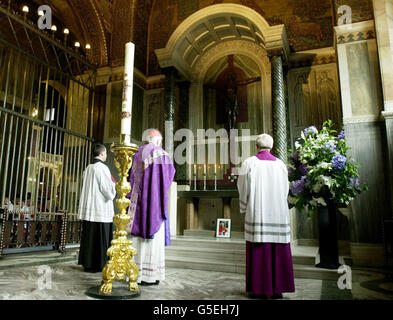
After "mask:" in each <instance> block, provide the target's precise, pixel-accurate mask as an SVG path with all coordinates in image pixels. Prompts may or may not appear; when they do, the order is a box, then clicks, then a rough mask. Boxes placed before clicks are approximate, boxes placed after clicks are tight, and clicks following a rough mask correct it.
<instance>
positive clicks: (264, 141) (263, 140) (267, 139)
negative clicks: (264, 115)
mask: <svg viewBox="0 0 393 320" xmlns="http://www.w3.org/2000/svg"><path fill="white" fill-rule="evenodd" d="M256 143H257V146H258V147H259V148H261V149H272V148H273V138H272V137H271V136H270V135H268V134H267V133H263V134H260V135H259V136H258V137H257V139H256Z"/></svg>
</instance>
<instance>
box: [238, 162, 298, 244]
mask: <svg viewBox="0 0 393 320" xmlns="http://www.w3.org/2000/svg"><path fill="white" fill-rule="evenodd" d="M237 186H238V190H239V202H240V212H241V213H245V226H244V234H245V239H246V240H247V241H251V242H269V243H289V242H290V240H291V239H290V238H291V229H290V219H289V208H288V202H287V197H288V192H289V181H288V171H287V167H286V166H285V164H284V162H283V161H281V160H280V159H276V160H275V161H268V160H259V159H258V158H257V157H256V156H253V157H250V158H247V159H246V160H245V161H244V163H243V165H242V168H241V171H240V175H239V178H238V182H237Z"/></svg>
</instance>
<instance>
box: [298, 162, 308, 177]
mask: <svg viewBox="0 0 393 320" xmlns="http://www.w3.org/2000/svg"><path fill="white" fill-rule="evenodd" d="M308 171H309V170H308V168H307V165H305V164H301V165H300V166H299V172H300V174H301V175H302V176H305V175H306V174H307V172H308Z"/></svg>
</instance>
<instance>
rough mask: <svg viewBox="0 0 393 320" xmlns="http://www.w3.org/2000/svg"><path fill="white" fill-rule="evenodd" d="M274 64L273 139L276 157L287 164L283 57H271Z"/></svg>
mask: <svg viewBox="0 0 393 320" xmlns="http://www.w3.org/2000/svg"><path fill="white" fill-rule="evenodd" d="M271 64H272V108H273V139H274V146H273V148H274V152H275V155H276V156H277V157H278V158H279V159H281V160H282V161H284V162H285V163H286V162H287V145H288V143H287V116H286V113H287V111H286V106H285V88H284V70H283V63H282V57H281V56H280V55H274V56H272V57H271Z"/></svg>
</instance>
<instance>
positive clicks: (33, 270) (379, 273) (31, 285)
mask: <svg viewBox="0 0 393 320" xmlns="http://www.w3.org/2000/svg"><path fill="white" fill-rule="evenodd" d="M14 256H16V258H14V262H15V261H16V260H18V259H19V260H23V259H24V265H23V264H19V266H18V263H16V262H15V264H14V265H13V266H12V267H11V262H10V261H12V258H11V257H5V258H4V257H3V258H0V299H1V300H36V299H39V300H41V299H42V300H43V299H45V300H94V299H93V298H90V297H88V296H87V295H86V294H85V292H86V290H87V289H89V288H91V287H94V286H97V285H99V284H100V282H101V273H95V274H91V273H84V272H83V271H82V267H81V266H78V265H77V262H76V255H75V252H74V253H69V255H68V256H67V258H68V260H71V261H66V260H65V259H64V257H63V260H56V257H55V256H56V255H54V257H55V258H54V259H53V260H52V261H50V260H47V261H49V263H45V264H42V263H41V264H40V258H39V257H40V256H41V259H43V258H42V257H43V254H42V253H40V254H39V253H35V254H31V256H30V258H26V257H27V255H20V256H17V255H14ZM23 256H24V258H23ZM29 259H30V260H31V263H30V264H29V263H28V261H26V260H29ZM6 261H8V264H7V262H6ZM42 261H43V260H42ZM244 283H245V276H244V275H242V274H236V273H222V272H211V271H197V270H190V269H177V268H167V270H166V280H165V281H162V282H161V283H160V284H159V285H157V286H141V287H140V292H141V294H140V295H139V296H138V297H136V298H134V299H136V300H248V299H249V298H248V297H247V296H246V295H245V292H244ZM123 284H124V286H125V285H126V283H125V282H118V283H117V284H116V285H117V286H122V285H123ZM295 286H296V292H294V293H286V294H284V298H283V299H284V300H358V299H361V300H363V299H364V300H393V275H392V271H387V270H382V269H381V270H377V269H352V290H340V289H339V288H338V285H337V281H331V280H315V279H295Z"/></svg>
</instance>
